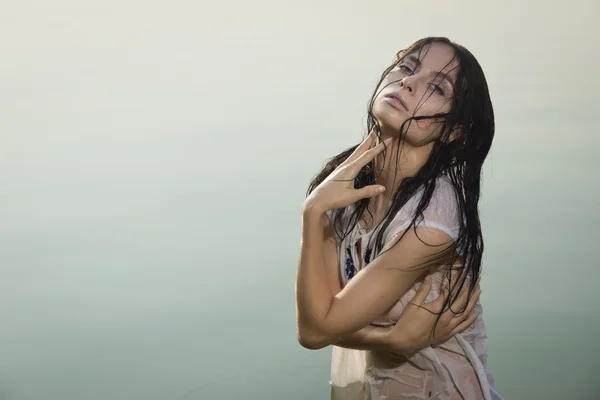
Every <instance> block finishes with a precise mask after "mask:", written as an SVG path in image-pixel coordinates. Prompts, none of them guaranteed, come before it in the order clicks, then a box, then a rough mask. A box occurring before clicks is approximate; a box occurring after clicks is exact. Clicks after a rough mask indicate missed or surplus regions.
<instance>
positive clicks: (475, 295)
mask: <svg viewBox="0 0 600 400" xmlns="http://www.w3.org/2000/svg"><path fill="white" fill-rule="evenodd" d="M480 295H481V290H476V291H475V292H474V293H473V295H472V296H471V298H470V299H469V304H467V308H465V311H464V312H462V313H460V314H458V315H457V317H458V318H460V319H462V320H464V319H466V318H467V317H468V316H469V315H470V314H471V313H472V312H473V309H474V308H475V306H476V305H477V301H478V300H479V296H480Z"/></svg>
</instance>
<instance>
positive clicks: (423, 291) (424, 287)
mask: <svg viewBox="0 0 600 400" xmlns="http://www.w3.org/2000/svg"><path fill="white" fill-rule="evenodd" d="M430 290H431V275H429V274H428V275H427V276H426V277H425V279H423V282H421V286H419V290H417V293H416V294H415V295H414V296H413V298H412V299H410V302H411V303H415V304H418V305H421V304H423V303H424V302H425V299H426V298H427V295H428V294H429V291H430Z"/></svg>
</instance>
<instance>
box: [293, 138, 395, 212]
mask: <svg viewBox="0 0 600 400" xmlns="http://www.w3.org/2000/svg"><path fill="white" fill-rule="evenodd" d="M376 139H377V135H376V132H375V131H372V132H371V133H370V134H369V135H368V136H367V137H366V138H365V140H363V142H362V143H361V144H360V145H358V147H357V148H356V150H354V152H353V153H352V154H351V155H350V156H349V157H348V158H347V159H346V160H345V161H344V162H343V163H341V164H340V165H339V166H338V167H337V168H336V169H335V170H334V171H333V172H332V173H331V174H330V175H329V176H328V177H327V178H325V180H324V181H323V182H321V184H320V185H319V186H317V187H316V188H315V190H313V192H312V193H311V194H310V195H309V196H308V197H307V198H306V200H305V201H304V203H303V205H302V211H303V212H308V211H311V212H315V213H317V214H322V213H325V212H327V211H328V210H333V209H336V208H343V207H347V206H349V205H350V204H354V203H356V202H357V201H358V200H360V199H364V198H369V197H374V196H376V195H378V194H380V193H382V192H383V191H385V187H384V186H382V185H369V186H365V187H363V188H361V189H355V188H354V178H356V176H357V175H358V173H359V172H360V170H361V169H362V168H363V167H364V166H365V165H367V164H368V163H369V162H371V161H372V160H373V159H374V158H375V157H376V156H377V155H378V154H379V153H381V152H382V151H383V150H384V149H385V148H386V147H387V146H388V145H389V144H390V143H391V141H392V139H393V138H389V139H387V140H385V141H383V142H381V143H379V144H377V145H376Z"/></svg>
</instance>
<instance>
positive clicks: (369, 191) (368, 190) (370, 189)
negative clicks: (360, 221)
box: [352, 185, 385, 203]
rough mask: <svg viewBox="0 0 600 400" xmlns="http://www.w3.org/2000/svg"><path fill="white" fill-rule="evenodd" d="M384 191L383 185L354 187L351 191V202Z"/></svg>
mask: <svg viewBox="0 0 600 400" xmlns="http://www.w3.org/2000/svg"><path fill="white" fill-rule="evenodd" d="M383 192H385V186H381V185H370V186H365V187H364V188H360V189H356V190H355V191H354V193H353V196H354V197H353V198H352V202H353V203H355V202H357V201H358V200H360V199H368V198H371V197H375V196H377V195H378V194H380V193H383Z"/></svg>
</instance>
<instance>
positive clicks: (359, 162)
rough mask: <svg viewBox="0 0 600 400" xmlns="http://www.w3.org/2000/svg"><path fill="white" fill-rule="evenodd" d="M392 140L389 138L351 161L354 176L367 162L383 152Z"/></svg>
mask: <svg viewBox="0 0 600 400" xmlns="http://www.w3.org/2000/svg"><path fill="white" fill-rule="evenodd" d="M393 139H394V138H389V139H386V140H384V141H383V142H381V143H379V144H378V145H377V146H375V147H373V148H372V149H370V150H366V151H365V152H364V153H362V154H361V155H359V156H358V157H357V158H356V159H355V160H354V161H352V170H353V173H354V174H358V172H359V171H360V170H361V169H362V168H363V167H364V166H365V165H367V164H368V163H369V162H371V161H372V160H373V159H374V158H375V157H377V156H378V155H379V153H381V152H382V151H383V150H385V149H386V147H387V146H389V145H390V144H391V143H392V140H393Z"/></svg>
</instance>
